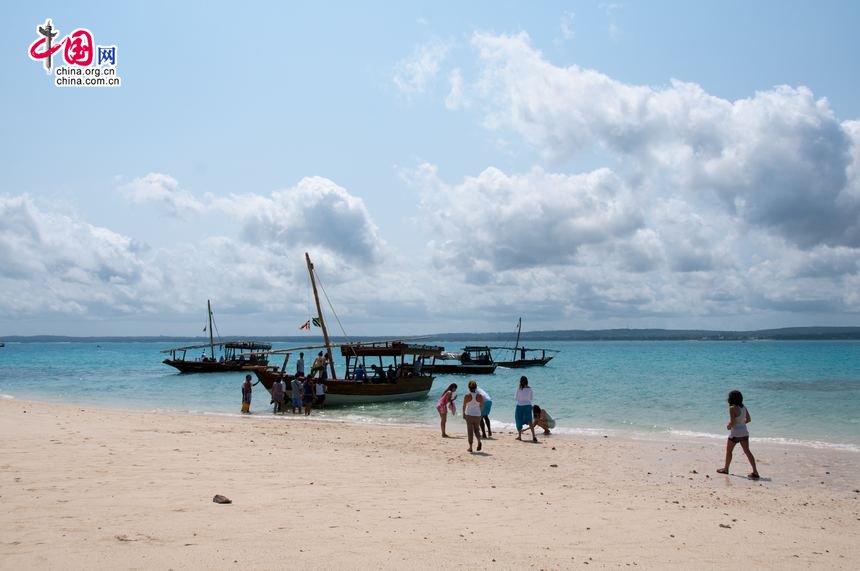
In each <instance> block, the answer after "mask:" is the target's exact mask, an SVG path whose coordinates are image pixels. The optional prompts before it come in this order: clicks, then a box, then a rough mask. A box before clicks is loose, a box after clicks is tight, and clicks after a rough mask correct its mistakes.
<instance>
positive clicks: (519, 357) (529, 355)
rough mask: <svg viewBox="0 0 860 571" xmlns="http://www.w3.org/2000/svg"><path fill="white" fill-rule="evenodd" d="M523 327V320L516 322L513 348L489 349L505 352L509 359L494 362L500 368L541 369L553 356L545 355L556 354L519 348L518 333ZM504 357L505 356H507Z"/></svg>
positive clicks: (551, 351)
mask: <svg viewBox="0 0 860 571" xmlns="http://www.w3.org/2000/svg"><path fill="white" fill-rule="evenodd" d="M522 326H523V318H522V317H520V318H519V319H518V320H517V340H516V341H515V342H514V346H513V347H491V349H492V350H494V351H507V352H509V353H507V355H510V357H509V358H508V359H506V360H501V361H496V363H498V365H499V366H500V367H506V368H508V369H522V368H524V367H543V366H544V365H546V364H547V363H549V362H550V361H551V360H552V358H553V357H554V356H555V355H547V353H558V350H556V349H528V348H526V347H520V331H521V329H522ZM507 355H506V356H507Z"/></svg>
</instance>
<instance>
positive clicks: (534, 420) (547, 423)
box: [436, 376, 555, 452]
mask: <svg viewBox="0 0 860 571" xmlns="http://www.w3.org/2000/svg"><path fill="white" fill-rule="evenodd" d="M514 398H515V399H516V403H517V407H516V409H515V412H514V422H515V423H516V427H517V440H522V436H523V431H524V430H531V433H532V442H537V441H538V439H537V436H536V435H535V427H538V428H542V429H543V433H544V434H550V433H551V429H553V428H555V420H554V419H553V418H552V416H550V414H549V412H547V411H546V410H545V409H542V408H541V407H540V406H538V405H536V404H532V401H533V400H534V392H533V391H532V388H531V387H530V386H529V380H528V378H527V377H525V376H522V377H520V383H519V387H518V388H517V392H516V394H515V396H514ZM492 408H493V399H492V397H490V395H489V393H488V392H487V391H485V390H484V389H482V388H481V387H479V386H478V383H477V381H474V380H471V381H469V392H468V393H467V394H466V395H464V396H463V407H462V414H463V419H464V420H465V421H466V438H467V440H468V441H469V452H473V451H474V449H473V442H474V441H477V451H478V452H480V451H481V449H482V447H483V444H482V442H481V440H482V439H486V438H492V436H493V430H492V427H491V425H490V411H491V410H492ZM436 411H437V412H438V413H439V417H440V426H441V428H442V437H443V438H448V433H447V432H446V425H447V422H448V413H449V412H450V413H451V414H457V383H451V384H450V385H448V388H447V389H445V391H444V392H443V393H442V396H441V397H439V401H438V402H437V403H436Z"/></svg>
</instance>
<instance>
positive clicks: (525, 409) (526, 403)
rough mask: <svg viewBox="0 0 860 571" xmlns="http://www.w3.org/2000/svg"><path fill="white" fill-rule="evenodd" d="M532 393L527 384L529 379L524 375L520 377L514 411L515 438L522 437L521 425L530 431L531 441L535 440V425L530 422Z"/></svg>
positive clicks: (519, 438)
mask: <svg viewBox="0 0 860 571" xmlns="http://www.w3.org/2000/svg"><path fill="white" fill-rule="evenodd" d="M533 398H534V393H533V392H532V389H531V387H530V386H529V380H528V378H526V377H525V376H522V377H520V387H519V388H518V389H517V394H516V399H517V408H516V410H515V411H514V423H515V424H516V425H517V440H522V439H523V426H528V427H529V429H531V431H532V442H537V441H538V439H537V436H535V427H534V424H532V399H533Z"/></svg>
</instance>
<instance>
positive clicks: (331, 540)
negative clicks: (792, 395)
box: [0, 400, 860, 569]
mask: <svg viewBox="0 0 860 571" xmlns="http://www.w3.org/2000/svg"><path fill="white" fill-rule="evenodd" d="M448 428H449V433H450V434H452V435H454V436H457V437H455V438H450V439H442V438H441V437H440V436H439V432H438V428H437V429H432V428H427V427H416V426H408V427H404V426H379V425H356V424H344V423H337V422H319V421H316V420H313V418H311V419H310V420H309V419H307V418H305V417H298V416H290V415H287V417H285V418H277V419H273V418H272V415H271V414H266V413H257V414H253V415H250V416H244V417H242V416H204V415H186V414H173V413H163V412H152V413H150V412H139V411H122V410H113V409H97V408H89V407H76V406H56V405H50V404H43V403H29V402H23V401H17V400H2V401H0V443H2V444H0V450H2V455H0V568H2V569H60V568H62V569H153V568H155V569H216V568H217V569H225V568H235V569H272V568H279V567H290V568H321V569H343V568H373V569H378V568H383V569H389V568H398V569H403V568H472V569H474V568H480V569H485V568H490V569H513V568H517V569H522V568H534V569H569V568H573V567H583V568H590V567H594V566H596V567H599V568H628V567H631V568H632V567H638V568H645V569H667V568H668V569H693V568H696V569H698V568H706V569H710V568H717V567H720V568H726V567H729V568H735V569H763V568H765V569H770V568H780V569H809V568H814V569H856V568H858V567H860V547H858V541H857V537H860V491H858V489H860V477H858V474H860V471H858V468H860V454H858V453H856V452H841V451H833V450H815V449H809V448H801V447H791V446H774V445H770V446H767V447H765V446H760V445H758V444H757V443H756V441H755V438H753V440H752V442H751V445H752V449H753V452H754V453H756V456H757V460H758V463H759V472H760V473H761V475H762V476H763V479H762V480H760V481H757V482H754V481H751V480H748V479H746V478H745V477H743V475H745V474H746V473H747V472H749V469H748V468H749V467H748V465H747V463H746V459H745V458H744V457H743V454H742V453H741V452H740V450H739V449H738V450H737V453H736V455H735V462H734V464H733V470H732V471H733V472H734V473H735V474H739V475H740V476H722V475H718V474H716V473H715V472H714V470H715V469H716V468H718V467H720V466H721V465H722V458H723V445H722V443H710V442H708V443H702V442H695V441H680V440H679V441H672V442H660V441H640V440H630V439H621V438H615V437H612V438H601V437H570V436H555V435H553V436H549V437H542V436H539V439H540V442H539V443H538V444H533V443H531V442H518V441H515V440H514V435H512V434H509V433H507V432H505V433H501V434H499V433H496V434H495V438H494V439H493V440H489V441H487V442H486V443H485V445H484V451H483V453H481V454H469V453H468V452H466V448H467V444H466V440H465V423H464V422H463V421H462V420H461V419H459V418H458V419H455V420H451V419H449V427H448ZM215 494H222V495H224V496H227V497H228V498H230V499H231V500H232V502H233V503H232V504H230V505H219V504H216V503H213V501H212V498H213V496H214V495H215Z"/></svg>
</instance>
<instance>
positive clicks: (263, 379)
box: [249, 367, 433, 407]
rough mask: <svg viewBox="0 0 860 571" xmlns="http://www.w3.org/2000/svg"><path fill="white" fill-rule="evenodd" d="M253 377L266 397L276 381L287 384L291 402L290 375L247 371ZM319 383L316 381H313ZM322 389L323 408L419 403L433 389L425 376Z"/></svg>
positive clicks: (269, 370)
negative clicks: (256, 379)
mask: <svg viewBox="0 0 860 571" xmlns="http://www.w3.org/2000/svg"><path fill="white" fill-rule="evenodd" d="M249 370H251V371H253V372H254V374H255V375H256V376H257V378H258V379H259V381H260V384H261V385H263V386H264V387H265V388H266V390H267V391H269V393H271V392H272V385H273V384H274V383H275V382H276V381H280V380H281V379H284V380H285V381H286V382H287V395H286V398H287V399H290V398H292V395H291V391H290V382H291V381H292V380H293V378H294V377H293V375H289V374H285V373H281V372H280V371H279V370H276V369H273V368H270V367H250V368H249ZM317 382H318V383H319V382H320V380H319V379H317ZM322 382H323V383H324V384H325V386H326V397H325V405H326V407H328V406H341V405H358V404H371V403H379V402H395V401H405V400H419V399H423V398H425V397H426V396H427V393H429V392H430V388H431V387H432V386H433V377H432V376H429V375H423V376H412V377H397V378H394V379H390V380H387V381H386V382H379V383H373V382H361V383H360V382H357V381H353V380H333V379H327V380H325V381H322Z"/></svg>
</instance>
